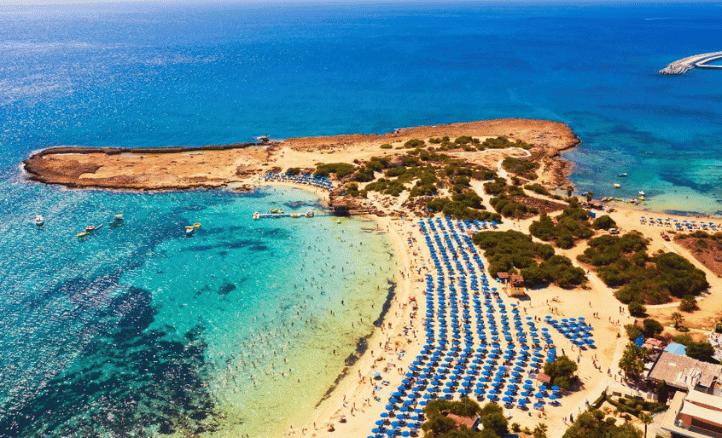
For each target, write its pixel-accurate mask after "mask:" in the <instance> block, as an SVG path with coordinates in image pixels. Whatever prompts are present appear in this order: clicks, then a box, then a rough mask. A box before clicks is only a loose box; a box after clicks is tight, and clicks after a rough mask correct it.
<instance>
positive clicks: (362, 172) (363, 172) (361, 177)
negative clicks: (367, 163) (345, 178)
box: [353, 167, 374, 182]
mask: <svg viewBox="0 0 722 438" xmlns="http://www.w3.org/2000/svg"><path fill="white" fill-rule="evenodd" d="M353 179H354V181H358V182H369V181H373V180H374V170H373V169H371V168H370V167H362V168H360V169H359V170H358V171H357V172H356V174H355V175H354V176H353Z"/></svg>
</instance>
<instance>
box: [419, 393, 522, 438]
mask: <svg viewBox="0 0 722 438" xmlns="http://www.w3.org/2000/svg"><path fill="white" fill-rule="evenodd" d="M424 413H425V414H426V421H425V422H424V424H423V425H422V426H421V428H422V429H423V430H424V437H426V438H501V437H504V436H505V435H506V434H507V433H508V431H509V422H508V420H507V419H506V417H505V416H504V410H503V409H502V408H501V407H500V406H499V405H496V404H494V403H487V404H486V405H485V406H484V407H483V408H482V407H481V406H479V403H477V402H475V401H473V400H471V399H469V398H467V397H464V398H462V399H461V400H458V401H449V400H444V399H439V400H433V401H430V402H429V404H427V405H426V408H424ZM448 414H454V415H458V416H461V417H472V418H473V417H476V416H477V415H478V416H479V422H480V423H481V425H482V426H483V431H481V432H479V431H476V430H471V429H468V428H466V426H464V425H462V426H461V428H460V429H458V430H457V429H456V423H455V422H454V420H452V419H450V418H448V417H447V415H448Z"/></svg>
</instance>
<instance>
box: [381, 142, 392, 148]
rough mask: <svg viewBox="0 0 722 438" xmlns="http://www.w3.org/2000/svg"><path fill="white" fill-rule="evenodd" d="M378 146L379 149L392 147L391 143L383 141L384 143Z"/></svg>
mask: <svg viewBox="0 0 722 438" xmlns="http://www.w3.org/2000/svg"><path fill="white" fill-rule="evenodd" d="M379 147H380V148H381V149H391V148H393V146H391V145H390V144H388V143H384V144H382V145H381V146H379Z"/></svg>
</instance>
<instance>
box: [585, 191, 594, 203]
mask: <svg viewBox="0 0 722 438" xmlns="http://www.w3.org/2000/svg"><path fill="white" fill-rule="evenodd" d="M592 199H594V193H592V192H587V202H592Z"/></svg>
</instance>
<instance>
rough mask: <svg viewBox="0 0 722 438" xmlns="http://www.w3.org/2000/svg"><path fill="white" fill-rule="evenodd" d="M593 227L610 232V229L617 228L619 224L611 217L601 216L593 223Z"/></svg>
mask: <svg viewBox="0 0 722 438" xmlns="http://www.w3.org/2000/svg"><path fill="white" fill-rule="evenodd" d="M592 227H594V228H596V229H597V230H608V229H610V228H617V223H616V222H614V219H612V218H611V217H609V215H606V214H605V215H604V216H599V217H598V218H596V219H594V222H592Z"/></svg>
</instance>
